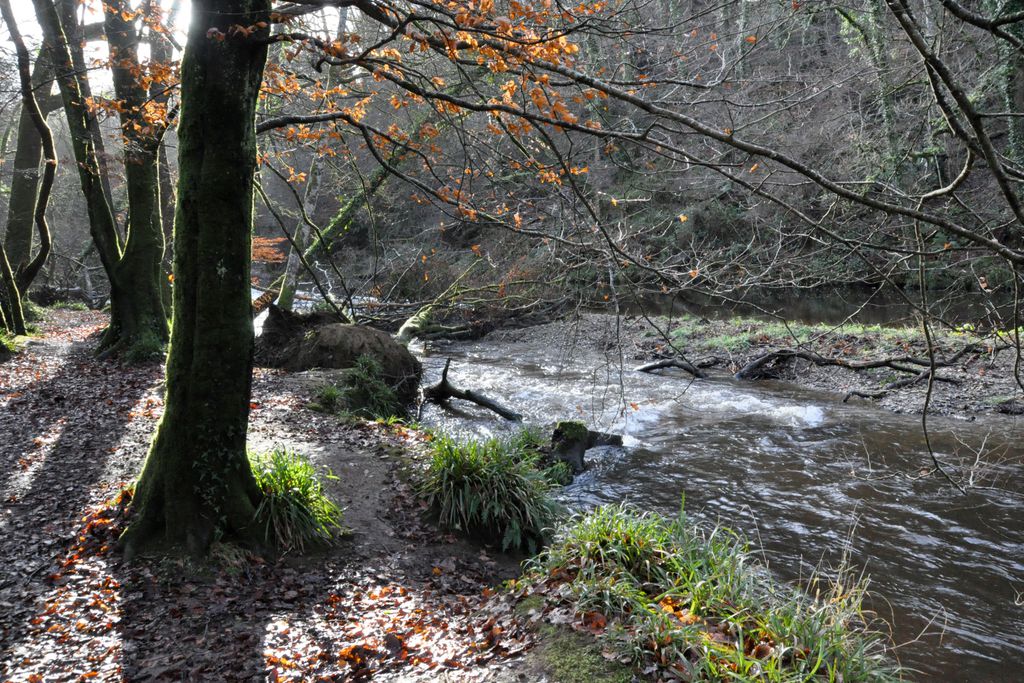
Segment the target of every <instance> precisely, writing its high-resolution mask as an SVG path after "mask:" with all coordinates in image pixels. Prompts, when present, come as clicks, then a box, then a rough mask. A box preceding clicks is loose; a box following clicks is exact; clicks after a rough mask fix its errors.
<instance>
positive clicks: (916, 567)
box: [423, 335, 1024, 681]
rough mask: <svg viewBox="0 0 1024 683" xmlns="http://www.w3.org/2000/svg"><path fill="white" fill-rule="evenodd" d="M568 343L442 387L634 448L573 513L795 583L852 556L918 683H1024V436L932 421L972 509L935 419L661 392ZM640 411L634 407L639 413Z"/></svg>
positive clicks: (488, 346)
mask: <svg viewBox="0 0 1024 683" xmlns="http://www.w3.org/2000/svg"><path fill="white" fill-rule="evenodd" d="M594 348H595V347H593V345H591V348H590V350H587V349H584V348H581V347H574V346H573V345H572V344H570V343H569V342H568V341H566V340H565V339H564V338H559V337H558V336H557V335H556V336H555V337H554V338H551V337H547V338H545V337H540V338H531V337H530V336H529V335H526V336H525V337H524V338H523V339H520V340H518V341H517V340H515V339H508V338H506V339H501V338H499V339H484V340H482V341H479V342H474V343H468V344H456V345H450V346H443V347H439V348H430V349H428V350H426V351H424V352H423V353H424V364H425V366H426V375H427V377H426V378H425V379H426V381H428V382H430V381H433V380H434V379H436V377H437V376H438V375H439V373H440V368H441V366H442V365H443V362H444V359H445V358H448V357H451V358H452V359H453V366H452V368H453V369H452V373H451V376H450V377H451V379H452V381H453V382H455V383H456V384H457V385H459V386H464V387H467V388H472V389H473V390H475V391H479V392H481V393H484V394H485V395H488V396H490V397H492V398H495V399H497V400H499V401H500V402H503V403H506V404H508V405H510V406H511V407H513V408H515V409H516V410H518V411H519V412H522V413H524V414H525V416H526V421H527V423H528V424H530V423H532V424H539V425H547V424H550V423H551V422H552V421H554V420H556V419H562V418H565V419H573V418H574V419H582V420H585V421H586V422H588V423H589V424H590V425H591V426H593V427H596V428H600V429H603V430H605V431H613V432H617V433H621V434H623V435H624V436H625V446H624V447H623V448H603V449H594V450H592V451H590V452H589V453H588V462H589V464H590V469H589V470H588V471H587V472H586V473H585V474H583V475H582V476H580V477H578V478H577V480H576V481H575V482H574V483H573V484H572V485H571V486H569V487H568V488H567V489H566V490H565V492H564V496H565V497H566V499H567V501H568V502H570V503H571V504H572V505H574V506H578V507H586V506H591V505H595V504H600V503H608V502H616V501H622V500H628V501H631V502H632V503H634V504H636V505H637V506H640V507H643V508H647V509H653V510H657V511H660V512H662V513H665V514H673V513H674V512H676V511H677V510H678V506H679V504H680V496H681V495H683V494H685V496H686V508H687V510H688V511H689V512H690V513H691V514H696V515H699V516H701V517H703V518H706V519H708V520H710V521H721V522H722V523H724V524H727V525H729V526H731V527H733V528H735V529H737V530H740V531H742V532H744V533H745V534H746V535H748V537H750V538H752V539H753V540H754V541H755V543H757V544H759V545H760V546H761V547H763V549H764V551H763V552H764V559H765V561H766V562H767V563H768V564H769V566H770V568H771V570H772V571H773V572H774V573H775V574H776V576H778V577H779V578H781V579H783V580H799V579H800V578H801V577H806V576H808V574H809V573H810V572H811V570H813V569H814V568H815V567H818V566H826V567H827V566H829V565H832V566H834V565H835V564H836V563H838V562H839V561H840V559H841V557H842V554H843V552H844V550H846V551H848V552H849V554H850V559H851V560H852V562H853V564H854V566H855V567H857V568H859V569H863V570H864V571H865V572H866V573H867V574H868V575H870V577H871V592H872V596H873V597H872V598H871V604H870V607H871V608H872V609H873V610H874V611H876V612H877V613H878V614H879V615H880V616H881V617H882V618H884V619H885V620H886V621H887V622H889V624H891V627H892V630H893V641H894V642H895V643H897V644H901V646H900V647H899V648H898V650H897V654H898V656H899V659H900V661H901V662H902V663H903V664H904V665H905V666H907V667H909V668H910V669H912V670H913V671H912V672H911V673H909V674H908V678H909V679H910V680H934V681H1021V680H1024V597H1022V592H1024V519H1022V515H1021V513H1020V510H1021V507H1022V506H1024V446H1022V445H1021V444H1020V443H1018V439H1017V436H1018V435H1019V433H1020V432H1019V430H1020V428H1021V427H1022V426H1024V422H1021V421H1020V420H1018V419H1014V418H1007V417H999V418H998V419H997V418H992V419H979V420H977V421H974V422H968V421H964V420H952V419H939V418H932V419H931V420H930V423H929V424H930V428H931V430H932V437H933V446H934V447H935V450H936V452H937V453H938V454H939V456H940V457H942V458H944V459H947V460H950V461H956V462H957V463H961V462H966V463H973V462H974V456H973V455H972V453H973V452H974V451H978V450H980V451H981V452H982V453H983V458H982V459H981V461H980V462H979V465H978V467H977V468H976V472H977V477H978V479H977V480H978V481H979V482H982V481H983V482H984V483H985V484H986V485H987V486H990V487H991V488H975V489H972V490H971V491H970V492H969V493H967V494H963V493H960V492H959V491H957V490H956V489H955V488H953V487H952V486H950V485H949V484H948V483H947V482H946V481H945V480H944V479H942V478H941V477H940V476H937V475H931V476H920V475H921V473H922V471H923V470H924V469H925V468H927V467H928V465H929V462H930V461H929V459H928V454H927V450H926V448H925V445H924V441H923V437H922V432H921V425H920V421H919V418H918V417H914V416H907V415H896V414H892V413H889V412H886V411H882V410H880V409H877V408H875V407H873V406H872V405H870V404H866V403H859V404H843V403H840V402H839V400H838V397H837V396H836V395H834V394H828V393H823V392H815V391H809V390H803V389H800V388H797V387H794V386H793V385H788V384H785V383H770V382H761V383H750V382H736V381H734V380H732V379H730V378H728V377H724V376H723V377H719V378H713V379H709V380H701V381H695V382H691V381H690V380H689V379H688V377H687V376H685V375H682V374H680V375H674V374H666V375H662V376H652V375H644V374H641V373H636V372H632V371H630V370H628V366H629V364H628V362H627V363H626V366H627V369H626V370H623V371H621V372H620V370H619V368H620V367H621V366H622V364H621V363H620V362H619V359H618V358H617V357H616V356H615V354H614V352H613V353H611V354H610V355H608V354H605V353H601V352H599V351H596V350H593V349H594ZM631 404H635V407H634V405H631ZM424 422H426V423H427V424H433V425H436V426H442V427H444V428H445V429H446V430H449V431H453V432H457V433H462V434H472V435H475V436H481V435H488V434H501V433H503V432H505V431H506V430H507V429H509V427H507V426H506V425H505V424H503V423H502V421H501V420H500V419H498V418H496V417H495V416H494V415H493V414H491V413H486V412H483V411H480V410H477V409H475V408H473V407H470V408H467V409H466V410H465V411H460V412H458V413H453V412H450V411H441V410H440V409H437V408H428V409H427V412H426V413H425V415H424Z"/></svg>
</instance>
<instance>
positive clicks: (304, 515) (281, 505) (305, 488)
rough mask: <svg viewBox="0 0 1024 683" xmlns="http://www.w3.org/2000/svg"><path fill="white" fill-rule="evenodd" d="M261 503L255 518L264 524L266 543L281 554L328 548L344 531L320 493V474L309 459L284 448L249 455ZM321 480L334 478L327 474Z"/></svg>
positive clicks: (338, 511) (337, 513)
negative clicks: (259, 491) (314, 548)
mask: <svg viewBox="0 0 1024 683" xmlns="http://www.w3.org/2000/svg"><path fill="white" fill-rule="evenodd" d="M249 461H250V463H251V464H252V470H253V474H254V475H255V477H256V483H257V484H258V485H259V487H260V490H261V491H262V492H263V496H264V497H263V502H262V503H260V506H259V509H257V511H256V518H257V520H259V521H260V522H261V523H263V524H265V525H266V529H267V538H266V540H267V542H268V543H270V544H271V545H273V546H274V547H275V548H277V549H278V550H281V551H290V550H297V551H299V552H302V551H303V550H305V549H306V548H308V547H310V546H315V545H330V544H332V543H333V542H334V541H335V540H336V539H337V537H338V535H339V534H340V533H342V532H343V531H344V527H342V524H341V520H342V511H341V508H339V507H338V506H337V505H336V504H335V503H334V502H333V501H332V500H330V499H329V498H328V497H327V495H326V494H325V493H324V491H323V484H322V483H321V481H320V475H318V474H317V471H316V469H315V468H314V467H313V465H312V464H311V463H310V462H309V460H308V459H307V458H306V457H305V456H303V455H301V454H299V453H296V452H295V451H292V450H290V449H288V448H275V449H274V450H272V451H270V452H269V453H262V454H250V455H249ZM323 476H324V478H327V479H334V478H335V477H334V475H333V474H331V473H330V471H328V472H327V473H326V474H324V475H323Z"/></svg>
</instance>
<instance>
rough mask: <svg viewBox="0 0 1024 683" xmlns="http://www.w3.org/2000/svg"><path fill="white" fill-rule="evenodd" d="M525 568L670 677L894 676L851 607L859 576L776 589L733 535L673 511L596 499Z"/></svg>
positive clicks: (537, 586)
mask: <svg viewBox="0 0 1024 683" xmlns="http://www.w3.org/2000/svg"><path fill="white" fill-rule="evenodd" d="M531 564H532V566H531V568H530V569H529V570H528V572H527V575H526V577H525V580H526V582H527V583H528V584H532V585H533V587H534V590H535V591H537V592H540V593H543V594H547V595H551V596H553V597H552V598H549V599H552V600H555V601H567V602H569V603H570V604H571V605H572V606H573V607H574V609H575V610H576V611H577V612H578V613H580V614H584V615H590V618H591V620H592V621H593V620H594V619H597V617H595V616H594V615H600V621H601V623H604V620H605V619H606V620H607V624H608V630H607V631H606V633H607V635H608V636H609V637H611V638H612V639H613V640H614V641H615V642H617V643H618V644H619V645H620V646H622V648H623V649H624V650H625V651H626V652H627V653H628V654H629V656H631V657H632V659H633V660H634V661H635V662H636V663H637V664H641V665H648V664H651V663H654V664H657V665H659V666H661V667H663V668H664V669H666V670H667V671H668V672H672V674H673V675H675V676H678V677H680V678H681V680H692V681H698V680H700V681H718V680H730V681H780V682H781V681H785V682H789V681H806V680H822V681H879V682H883V681H896V680H899V671H898V668H897V667H896V666H895V665H894V664H893V663H892V662H891V661H890V660H889V659H888V651H887V647H886V640H885V638H884V637H883V635H882V634H881V633H879V632H876V631H873V630H872V628H871V623H872V620H871V618H870V617H869V616H868V615H866V614H865V613H864V611H863V610H862V607H861V602H862V600H863V597H864V593H865V587H866V582H865V581H864V580H862V579H858V578H856V577H852V576H849V575H848V572H840V577H839V579H838V580H836V581H835V582H832V583H829V582H827V581H825V580H824V579H823V578H822V577H816V578H815V579H814V580H812V582H811V585H810V586H809V587H808V589H809V590H811V591H813V594H809V593H806V592H802V591H799V590H796V589H794V588H791V587H788V586H784V585H780V584H778V583H776V582H775V581H773V579H772V577H771V576H770V575H769V573H768V572H767V570H766V569H765V568H764V567H763V566H761V565H760V564H759V563H758V562H756V561H755V560H754V559H753V558H752V556H751V554H750V552H749V548H748V546H747V545H746V543H745V542H744V541H743V540H742V539H740V538H739V537H738V536H737V535H736V534H735V533H733V532H731V531H729V530H728V529H724V528H722V527H712V528H708V527H702V526H699V525H696V524H693V523H692V522H690V521H689V520H688V519H687V517H686V515H685V514H684V513H682V512H680V514H679V516H678V517H677V518H675V519H666V518H664V517H662V516H660V515H656V514H650V513H643V512H638V511H636V510H633V509H631V508H629V507H626V506H606V507H599V508H597V509H595V510H592V511H591V512H588V513H585V514H580V515H577V516H576V517H574V518H573V519H572V520H570V521H569V522H568V523H566V524H565V525H564V526H562V527H561V528H560V529H559V530H558V531H557V533H556V535H555V538H554V540H553V541H552V543H551V545H550V546H549V547H548V549H547V550H546V551H545V552H544V553H543V554H542V555H540V556H539V557H538V558H536V559H534V560H532V561H531Z"/></svg>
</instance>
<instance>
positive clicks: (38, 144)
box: [4, 47, 60, 284]
mask: <svg viewBox="0 0 1024 683" xmlns="http://www.w3.org/2000/svg"><path fill="white" fill-rule="evenodd" d="M52 81H53V69H51V68H50V60H49V54H48V50H47V49H46V48H45V47H43V48H42V49H40V50H39V53H38V55H37V56H36V62H35V66H34V67H33V69H32V88H33V90H34V91H35V92H36V93H37V95H36V101H37V102H38V103H39V108H40V110H42V114H43V116H44V117H45V116H46V115H47V114H49V113H50V112H52V111H53V110H54V109H55V108H57V107H59V106H60V101H59V99H56V98H50V97H49V96H48V93H49V90H50V87H51V85H52ZM48 83H49V84H51V85H47V84H48ZM42 160H43V138H42V136H41V135H40V134H39V130H38V129H37V128H36V125H35V123H34V122H33V121H32V115H31V114H30V113H29V111H28V107H24V106H23V107H22V108H21V114H20V115H19V117H18V144H17V146H16V147H15V151H14V175H13V177H12V178H11V195H10V202H9V203H8V205H7V233H6V235H5V236H4V249H5V250H6V251H7V258H8V260H9V262H10V264H11V269H12V270H13V271H15V272H17V270H18V269H19V267H21V266H23V265H25V264H27V263H28V262H29V260H31V258H32V233H33V225H32V218H33V216H34V215H35V209H36V195H37V192H38V190H39V175H40V174H39V164H40V163H41V162H42ZM26 284H31V283H26Z"/></svg>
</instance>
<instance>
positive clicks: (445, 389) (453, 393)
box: [423, 358, 523, 422]
mask: <svg viewBox="0 0 1024 683" xmlns="http://www.w3.org/2000/svg"><path fill="white" fill-rule="evenodd" d="M451 364H452V359H451V358H449V359H448V360H447V361H445V364H444V371H443V372H442V373H441V381H440V382H438V383H437V384H435V385H433V386H430V387H427V388H425V389H424V390H423V400H424V401H431V402H432V403H437V404H439V405H444V404H445V403H447V402H448V401H449V400H450V399H453V398H457V399H460V400H463V401H469V402H470V403H475V404H476V405H478V406H480V407H482V408H487V409H488V410H490V411H493V412H495V413H497V414H498V415H501V416H502V417H503V418H505V419H506V420H510V421H512V422H519V421H520V420H522V419H523V416H522V415H520V414H519V413H517V412H515V411H513V410H510V409H508V408H506V407H504V406H502V405H501V404H499V403H497V402H495V401H493V400H491V399H489V398H487V397H486V396H481V395H480V394H477V393H474V392H472V391H469V390H466V389H459V388H458V387H456V386H453V385H452V384H451V383H450V382H449V381H448V368H449V367H450V366H451Z"/></svg>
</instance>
